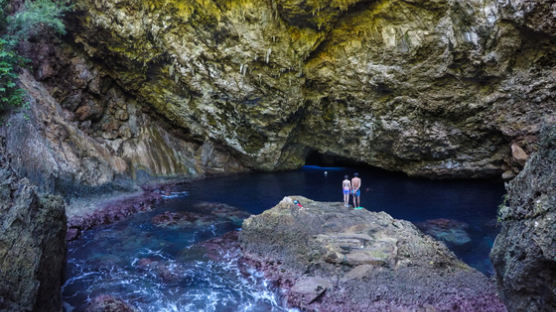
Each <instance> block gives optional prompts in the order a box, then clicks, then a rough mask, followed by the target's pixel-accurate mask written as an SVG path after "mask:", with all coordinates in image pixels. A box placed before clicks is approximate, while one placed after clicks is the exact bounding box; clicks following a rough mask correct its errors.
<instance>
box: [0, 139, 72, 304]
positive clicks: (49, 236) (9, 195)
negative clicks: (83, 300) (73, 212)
mask: <svg viewBox="0 0 556 312" xmlns="http://www.w3.org/2000/svg"><path fill="white" fill-rule="evenodd" d="M0 144H1V146H0V310H2V311H46V312H49V311H61V309H62V298H61V292H60V287H61V286H62V282H63V267H64V262H65V256H66V244H65V240H64V239H65V235H66V218H65V214H64V202H63V201H62V199H61V198H60V197H57V196H52V195H44V196H39V195H38V194H37V192H36V187H35V186H33V185H31V184H30V183H29V181H28V180H27V179H26V178H24V179H20V178H18V177H17V175H16V174H14V172H13V171H12V169H11V167H10V162H9V159H8V158H7V156H6V154H4V148H3V147H4V141H3V140H2V142H0Z"/></svg>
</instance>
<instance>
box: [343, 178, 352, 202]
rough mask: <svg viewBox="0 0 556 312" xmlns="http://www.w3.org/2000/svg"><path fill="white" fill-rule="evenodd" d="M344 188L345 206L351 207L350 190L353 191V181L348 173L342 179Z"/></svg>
mask: <svg viewBox="0 0 556 312" xmlns="http://www.w3.org/2000/svg"><path fill="white" fill-rule="evenodd" d="M342 190H343V192H344V206H346V207H349V192H350V191H351V182H350V181H349V177H348V176H347V175H345V176H344V181H342Z"/></svg>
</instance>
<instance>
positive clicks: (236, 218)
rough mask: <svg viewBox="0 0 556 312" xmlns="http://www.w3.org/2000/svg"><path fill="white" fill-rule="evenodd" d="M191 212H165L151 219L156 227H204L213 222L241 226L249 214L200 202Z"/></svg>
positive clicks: (223, 206)
mask: <svg viewBox="0 0 556 312" xmlns="http://www.w3.org/2000/svg"><path fill="white" fill-rule="evenodd" d="M193 209H194V210H193V211H176V212H171V211H165V212H163V213H161V214H158V215H156V216H154V217H153V218H152V222H153V224H154V225H156V226H175V227H187V226H197V227H199V226H206V225H211V224H214V223H215V222H218V221H220V222H232V223H234V224H237V225H238V226H239V225H241V222H242V221H243V220H244V219H245V218H247V217H249V213H247V212H245V211H243V210H240V209H238V208H235V207H232V206H230V205H226V204H222V203H210V202H201V203H197V204H195V205H194V206H193Z"/></svg>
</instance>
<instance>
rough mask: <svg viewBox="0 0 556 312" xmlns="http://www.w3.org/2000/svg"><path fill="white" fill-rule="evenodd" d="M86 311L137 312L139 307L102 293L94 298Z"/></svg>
mask: <svg viewBox="0 0 556 312" xmlns="http://www.w3.org/2000/svg"><path fill="white" fill-rule="evenodd" d="M85 312H137V309H135V308H134V307H133V306H131V305H129V304H128V303H126V302H125V301H123V300H121V299H118V298H115V297H113V296H111V295H100V296H97V297H95V298H93V300H92V301H91V303H90V304H89V306H87V308H86V309H85Z"/></svg>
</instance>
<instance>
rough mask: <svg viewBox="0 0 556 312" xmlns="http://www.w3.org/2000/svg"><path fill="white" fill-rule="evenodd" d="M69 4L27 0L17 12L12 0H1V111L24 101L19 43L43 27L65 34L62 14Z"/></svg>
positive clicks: (49, 0)
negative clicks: (18, 74)
mask: <svg viewBox="0 0 556 312" xmlns="http://www.w3.org/2000/svg"><path fill="white" fill-rule="evenodd" d="M69 9H70V6H69V5H68V4H67V3H65V2H55V1H53V0H36V1H31V0H26V1H25V3H24V4H23V6H22V7H21V8H20V9H19V10H18V11H17V12H15V13H14V14H12V15H8V14H9V13H10V11H13V7H12V5H11V1H9V0H0V34H1V35H2V37H0V112H2V111H5V110H6V109H8V108H10V107H18V106H21V105H22V104H23V95H24V92H23V90H21V89H20V88H18V87H17V70H18V68H19V67H20V66H21V65H23V63H24V59H23V58H22V57H20V56H18V55H17V53H16V45H17V44H18V43H19V42H21V41H22V40H27V39H29V38H30V37H32V36H36V35H38V34H40V33H42V32H43V31H46V30H53V31H55V32H56V33H59V34H64V33H65V27H64V23H63V21H62V15H63V14H64V12H66V11H68V10H69Z"/></svg>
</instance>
